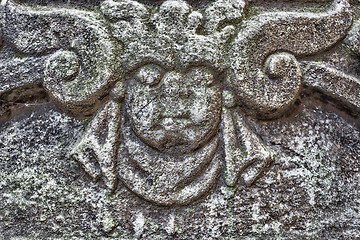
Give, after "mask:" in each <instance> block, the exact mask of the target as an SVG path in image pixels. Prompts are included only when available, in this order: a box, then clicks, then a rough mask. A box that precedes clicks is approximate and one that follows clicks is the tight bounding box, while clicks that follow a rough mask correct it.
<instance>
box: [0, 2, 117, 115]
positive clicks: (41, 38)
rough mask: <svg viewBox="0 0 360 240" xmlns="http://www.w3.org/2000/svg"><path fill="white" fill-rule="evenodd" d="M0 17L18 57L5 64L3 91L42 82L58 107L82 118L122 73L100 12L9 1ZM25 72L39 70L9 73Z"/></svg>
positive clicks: (93, 110) (6, 41)
mask: <svg viewBox="0 0 360 240" xmlns="http://www.w3.org/2000/svg"><path fill="white" fill-rule="evenodd" d="M3 2H4V1H3ZM1 17H2V33H3V41H4V44H5V45H6V46H8V47H10V48H11V49H12V50H13V52H14V56H13V58H12V59H10V60H9V59H6V63H3V64H2V66H1V68H3V69H5V71H4V72H3V75H2V77H1V78H2V80H1V81H2V89H1V92H0V94H3V93H4V92H6V91H11V90H13V89H14V88H19V87H22V86H24V85H28V84H34V83H36V82H39V83H41V84H42V85H43V86H44V88H45V89H46V91H47V92H48V94H49V95H50V97H51V98H52V100H53V101H54V102H56V103H57V105H58V106H60V107H61V108H62V109H64V110H65V111H66V112H68V113H71V114H72V115H75V116H78V117H84V116H86V115H91V114H93V113H94V112H95V111H96V110H97V109H98V108H99V102H103V101H104V100H103V99H102V98H103V97H104V96H105V95H106V93H107V91H108V90H109V86H110V85H112V84H114V82H115V81H116V80H117V79H119V77H121V73H120V72H117V69H118V67H119V59H118V56H119V54H118V48H117V47H116V46H115V44H114V43H113V41H112V40H111V39H110V35H109V33H108V31H107V29H106V26H105V24H104V22H103V20H102V19H101V18H100V16H99V15H97V14H94V13H88V12H85V11H79V10H73V9H71V10H70V9H51V11H50V10H48V9H46V8H44V9H41V10H34V9H32V8H30V7H24V6H21V5H19V4H16V3H14V2H12V1H7V2H6V1H5V4H4V5H3V6H2V16H1ZM19 55H20V57H17V56H19ZM20 64H21V65H22V67H21V68H19V65H20ZM22 72H25V73H26V72H31V73H33V72H35V73H36V74H35V76H36V78H35V79H33V78H32V75H24V76H20V77H19V78H14V77H9V76H10V75H13V73H16V74H18V75H22V74H21V73H22Z"/></svg>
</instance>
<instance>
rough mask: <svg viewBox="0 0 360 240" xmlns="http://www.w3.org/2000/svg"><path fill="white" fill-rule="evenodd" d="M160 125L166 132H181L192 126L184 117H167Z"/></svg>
mask: <svg viewBox="0 0 360 240" xmlns="http://www.w3.org/2000/svg"><path fill="white" fill-rule="evenodd" d="M160 125H161V126H162V127H163V128H164V130H166V131H174V132H176V131H179V130H182V129H185V128H187V127H189V126H191V121H190V119H189V118H188V117H183V116H176V117H174V116H171V117H169V116H166V117H163V118H162V119H161V121H160Z"/></svg>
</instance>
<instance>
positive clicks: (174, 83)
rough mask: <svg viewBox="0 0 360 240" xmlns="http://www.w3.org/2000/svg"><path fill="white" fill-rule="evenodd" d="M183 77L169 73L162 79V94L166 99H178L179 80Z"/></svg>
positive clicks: (179, 90)
mask: <svg viewBox="0 0 360 240" xmlns="http://www.w3.org/2000/svg"><path fill="white" fill-rule="evenodd" d="M182 78H183V76H182V74H180V73H178V72H169V73H167V74H165V76H164V79H163V88H162V94H163V97H165V98H167V99H172V98H178V97H179V93H180V92H181V90H182V87H183V86H181V82H182V81H181V80H182Z"/></svg>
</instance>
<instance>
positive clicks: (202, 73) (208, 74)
mask: <svg viewBox="0 0 360 240" xmlns="http://www.w3.org/2000/svg"><path fill="white" fill-rule="evenodd" d="M187 75H188V77H189V78H191V79H192V80H193V81H195V82H197V83H199V84H201V85H203V84H206V85H207V86H211V85H212V84H214V83H215V80H216V79H215V75H214V71H213V70H212V69H210V68H208V67H194V68H191V69H190V71H189V72H188V73H187Z"/></svg>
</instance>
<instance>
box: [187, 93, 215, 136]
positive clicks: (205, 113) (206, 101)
mask: <svg viewBox="0 0 360 240" xmlns="http://www.w3.org/2000/svg"><path fill="white" fill-rule="evenodd" d="M193 92H194V98H193V99H192V102H191V110H190V113H191V120H192V121H193V123H194V124H195V125H203V126H205V128H215V125H216V124H217V122H218V121H219V119H220V112H221V90H220V87H219V86H212V87H206V86H203V87H202V88H196V89H193ZM208 130H209V129H208Z"/></svg>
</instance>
